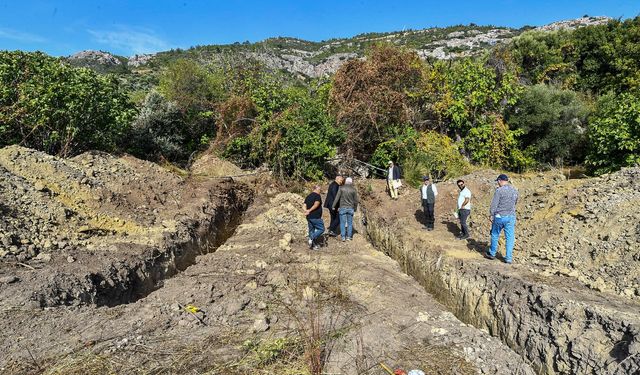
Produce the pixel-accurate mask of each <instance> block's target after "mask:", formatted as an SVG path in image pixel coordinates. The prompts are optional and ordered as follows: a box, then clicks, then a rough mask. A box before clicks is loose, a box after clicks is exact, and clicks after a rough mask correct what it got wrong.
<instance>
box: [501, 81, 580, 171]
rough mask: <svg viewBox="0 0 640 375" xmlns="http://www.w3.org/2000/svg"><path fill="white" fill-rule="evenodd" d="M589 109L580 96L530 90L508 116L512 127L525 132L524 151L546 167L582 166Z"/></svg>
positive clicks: (522, 138)
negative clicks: (559, 165)
mask: <svg viewBox="0 0 640 375" xmlns="http://www.w3.org/2000/svg"><path fill="white" fill-rule="evenodd" d="M589 113H590V107H589V105H588V104H587V103H586V102H585V100H584V99H582V98H581V97H580V95H579V94H578V93H576V92H574V91H571V90H561V89H557V88H554V87H550V86H547V85H535V86H528V87H526V89H525V90H524V92H523V94H522V96H521V97H520V99H519V100H518V102H517V103H516V104H515V105H514V106H513V107H512V108H511V109H510V110H509V111H508V112H507V117H506V121H507V123H508V124H509V126H510V127H512V128H513V129H515V130H519V131H521V132H522V135H521V136H520V137H519V139H520V141H521V143H522V147H523V148H525V149H529V150H530V151H531V152H532V154H533V155H534V156H535V158H536V160H538V161H539V162H543V163H556V164H557V163H570V164H576V163H582V162H583V161H584V158H585V155H586V148H585V147H584V145H585V142H586V129H587V117H588V116H589Z"/></svg>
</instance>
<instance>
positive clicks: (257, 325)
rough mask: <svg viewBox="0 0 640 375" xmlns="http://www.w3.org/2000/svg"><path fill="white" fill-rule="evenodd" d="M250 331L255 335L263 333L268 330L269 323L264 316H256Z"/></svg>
mask: <svg viewBox="0 0 640 375" xmlns="http://www.w3.org/2000/svg"><path fill="white" fill-rule="evenodd" d="M252 330H253V332H255V333H259V332H265V331H267V330H269V321H268V320H267V318H265V317H264V315H260V316H258V318H257V319H256V320H254V321H253V327H252Z"/></svg>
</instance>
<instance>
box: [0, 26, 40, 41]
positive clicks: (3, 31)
mask: <svg viewBox="0 0 640 375" xmlns="http://www.w3.org/2000/svg"><path fill="white" fill-rule="evenodd" d="M0 39H11V40H15V41H18V42H25V43H43V42H46V39H45V38H43V37H41V36H39V35H35V34H30V33H25V32H22V31H18V30H13V29H7V28H4V27H0Z"/></svg>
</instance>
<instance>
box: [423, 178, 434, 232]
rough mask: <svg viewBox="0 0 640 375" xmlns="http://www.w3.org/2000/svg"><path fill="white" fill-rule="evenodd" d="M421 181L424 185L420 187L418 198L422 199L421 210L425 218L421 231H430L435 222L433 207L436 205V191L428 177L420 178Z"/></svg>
mask: <svg viewBox="0 0 640 375" xmlns="http://www.w3.org/2000/svg"><path fill="white" fill-rule="evenodd" d="M422 181H424V183H423V185H422V186H421V187H420V196H421V198H422V209H423V211H424V216H425V218H426V223H425V225H424V226H423V227H422V229H426V230H429V231H431V230H433V226H434V223H435V221H436V218H435V213H434V206H435V204H436V197H437V196H438V189H437V188H436V185H435V184H433V183H431V180H430V179H429V176H424V177H422Z"/></svg>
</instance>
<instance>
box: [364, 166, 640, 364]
mask: <svg viewBox="0 0 640 375" xmlns="http://www.w3.org/2000/svg"><path fill="white" fill-rule="evenodd" d="M638 171H639V170H638V169H637V168H636V169H626V170H623V171H620V172H617V173H614V174H611V175H607V176H603V177H601V178H597V179H582V180H573V179H572V180H567V179H566V178H565V177H564V176H563V175H562V174H559V173H558V174H554V173H544V174H531V175H520V176H519V175H514V176H512V180H513V183H514V185H516V186H517V187H518V189H519V190H520V193H521V196H522V198H521V201H520V204H519V207H520V208H519V210H518V215H519V221H518V224H517V227H516V238H517V241H516V250H515V258H514V259H515V262H514V265H506V264H504V263H502V262H500V261H499V260H494V261H489V260H486V259H483V258H482V255H481V253H482V252H484V251H486V249H487V247H488V242H489V226H490V223H489V220H488V205H489V202H490V199H491V196H492V192H493V189H494V188H495V186H496V185H495V182H494V180H495V177H496V176H497V173H496V172H493V171H478V172H475V173H473V174H471V175H468V176H464V177H463V179H464V180H465V181H466V182H467V186H469V187H470V189H471V191H472V192H473V194H474V198H473V199H472V203H473V205H474V207H473V209H472V235H471V239H469V240H467V241H456V240H455V236H456V235H458V234H459V229H458V228H459V227H458V224H457V221H456V219H455V218H454V217H453V214H452V211H453V209H454V207H455V201H456V199H455V198H456V196H457V193H458V191H457V187H456V186H455V184H454V183H453V182H447V183H441V184H439V186H438V191H439V192H440V195H439V196H438V203H437V205H436V218H437V220H436V230H435V231H433V232H428V231H426V230H424V229H422V224H421V222H422V220H423V219H424V218H423V214H422V212H421V208H420V206H419V200H418V199H417V197H418V195H417V193H416V191H406V190H405V191H404V193H403V194H401V196H400V199H399V200H398V201H392V200H390V199H389V197H388V196H387V195H386V194H385V192H384V183H383V182H382V181H373V182H366V183H363V184H361V186H360V188H361V191H363V192H364V193H365V194H364V196H365V199H366V202H365V204H364V206H365V207H366V208H368V209H367V215H366V217H367V221H368V226H367V233H368V235H369V237H370V238H371V240H372V242H373V244H374V245H375V246H376V247H377V248H378V249H380V250H382V251H384V252H385V253H387V254H389V255H390V256H392V257H393V258H394V259H396V260H398V261H399V262H400V264H401V265H402V267H403V269H404V270H405V271H406V272H407V273H409V274H411V275H412V276H414V277H415V278H416V279H417V280H420V282H421V284H422V285H423V286H425V288H426V289H427V290H428V291H430V292H431V293H433V294H434V295H435V296H436V298H437V299H438V300H439V301H441V302H443V303H445V304H446V305H447V306H448V307H449V308H450V309H451V311H453V312H454V313H455V314H456V316H458V317H459V318H461V319H462V320H463V321H465V322H467V323H471V324H473V325H474V326H476V327H478V328H482V329H487V330H489V332H491V333H492V334H493V335H495V336H498V337H500V338H501V340H502V341H503V342H506V343H509V346H510V347H512V348H513V349H514V350H516V351H517V352H518V353H520V354H521V355H522V356H524V357H525V358H527V359H528V360H530V361H531V363H532V365H533V366H534V368H535V369H536V371H537V372H539V373H545V374H548V373H554V374H555V373H559V374H592V373H593V374H632V373H633V374H635V373H637V371H640V358H639V357H638V355H639V353H640V351H639V350H640V320H639V318H640V316H639V315H638V314H637V312H638V311H639V307H640V304H639V301H638V298H637V297H638V295H637V290H638V289H637V285H638V270H639V268H638V266H639V263H638V261H637V260H636V258H637V253H638V250H639V243H638V241H639V239H640V237H638V236H637V234H636V226H637V225H638V214H637V213H636V210H635V206H637V204H638V202H639V194H638V192H639V189H638V187H637V174H638ZM587 217H588V219H586V218H587ZM625 222H628V223H631V230H628V228H621V227H620V225H618V223H625ZM501 247H502V249H503V248H504V243H502V244H501ZM601 252H607V253H608V254H609V256H602V257H597V256H596V257H594V256H593V254H600V253H601ZM551 254H552V255H551ZM594 281H595V282H594ZM629 289H631V291H630V290H629Z"/></svg>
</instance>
